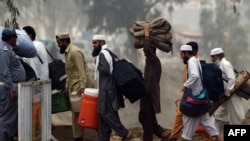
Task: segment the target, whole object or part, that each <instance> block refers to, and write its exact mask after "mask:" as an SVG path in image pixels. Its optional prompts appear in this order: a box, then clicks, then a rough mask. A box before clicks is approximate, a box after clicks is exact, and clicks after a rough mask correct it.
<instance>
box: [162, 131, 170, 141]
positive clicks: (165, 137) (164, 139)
mask: <svg viewBox="0 0 250 141" xmlns="http://www.w3.org/2000/svg"><path fill="white" fill-rule="evenodd" d="M170 134H171V132H170V130H168V129H165V130H164V131H163V132H162V134H161V141H168V138H169V136H170Z"/></svg>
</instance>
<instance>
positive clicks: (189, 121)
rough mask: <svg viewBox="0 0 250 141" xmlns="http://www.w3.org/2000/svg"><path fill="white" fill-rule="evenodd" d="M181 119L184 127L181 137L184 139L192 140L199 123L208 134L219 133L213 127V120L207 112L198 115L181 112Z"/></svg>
mask: <svg viewBox="0 0 250 141" xmlns="http://www.w3.org/2000/svg"><path fill="white" fill-rule="evenodd" d="M182 119H183V126H184V127H183V131H182V135H181V137H182V138H184V139H185V140H190V141H191V140H192V138H193V136H194V134H195V131H196V129H197V126H198V125H199V124H200V125H201V126H202V127H203V128H204V129H205V131H206V132H207V133H208V134H209V135H210V136H216V135H218V134H219V133H218V130H217V128H216V127H215V124H214V121H213V119H212V118H211V117H210V116H209V113H208V112H207V113H206V114H204V115H201V116H199V117H189V116H186V115H184V114H183V116H182Z"/></svg>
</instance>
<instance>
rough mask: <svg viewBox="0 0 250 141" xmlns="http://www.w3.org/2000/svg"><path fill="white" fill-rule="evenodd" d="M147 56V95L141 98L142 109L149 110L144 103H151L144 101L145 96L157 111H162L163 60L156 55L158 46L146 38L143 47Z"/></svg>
mask: <svg viewBox="0 0 250 141" xmlns="http://www.w3.org/2000/svg"><path fill="white" fill-rule="evenodd" d="M143 51H144V54H145V56H146V64H145V69H144V79H145V82H144V85H145V88H146V92H147V95H146V96H145V97H143V98H142V99H141V105H140V106H141V111H144V110H147V109H145V108H144V107H145V106H144V105H145V104H149V103H146V102H144V100H143V99H144V98H150V99H151V101H152V105H153V109H154V112H155V113H160V112H161V106H160V78H161V72H162V69H161V62H160V60H159V58H158V57H157V56H156V48H155V47H154V46H153V43H152V42H151V41H150V40H146V42H145V47H144V49H143Z"/></svg>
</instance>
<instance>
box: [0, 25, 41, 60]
mask: <svg viewBox="0 0 250 141" xmlns="http://www.w3.org/2000/svg"><path fill="white" fill-rule="evenodd" d="M4 29H5V27H2V26H0V45H3V41H2V32H3V30H4ZM15 32H16V35H17V39H16V45H17V46H18V49H16V50H15V53H16V54H17V55H19V56H20V57H26V58H32V57H35V55H36V48H35V46H34V44H33V42H32V41H31V39H30V37H29V35H28V34H27V33H26V32H25V31H24V30H20V29H15Z"/></svg>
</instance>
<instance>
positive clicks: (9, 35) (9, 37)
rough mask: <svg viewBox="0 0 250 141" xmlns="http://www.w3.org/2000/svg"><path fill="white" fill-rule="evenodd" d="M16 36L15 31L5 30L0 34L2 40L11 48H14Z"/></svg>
mask: <svg viewBox="0 0 250 141" xmlns="http://www.w3.org/2000/svg"><path fill="white" fill-rule="evenodd" d="M16 39H17V34H16V31H15V29H11V28H5V29H4V30H3V32H2V40H3V41H4V42H6V43H8V44H9V45H10V46H12V47H13V48H16Z"/></svg>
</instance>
